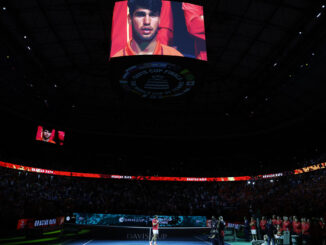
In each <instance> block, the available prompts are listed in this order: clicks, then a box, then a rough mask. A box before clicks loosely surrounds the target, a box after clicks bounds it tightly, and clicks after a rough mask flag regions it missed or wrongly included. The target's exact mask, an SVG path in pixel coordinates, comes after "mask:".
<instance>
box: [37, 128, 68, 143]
mask: <svg viewBox="0 0 326 245" xmlns="http://www.w3.org/2000/svg"><path fill="white" fill-rule="evenodd" d="M36 140H38V141H43V142H47V143H51V144H58V145H63V144H64V140H65V132H64V131H56V130H55V129H53V128H49V127H44V126H38V127H37V132H36Z"/></svg>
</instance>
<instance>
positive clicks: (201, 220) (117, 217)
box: [74, 213, 206, 227]
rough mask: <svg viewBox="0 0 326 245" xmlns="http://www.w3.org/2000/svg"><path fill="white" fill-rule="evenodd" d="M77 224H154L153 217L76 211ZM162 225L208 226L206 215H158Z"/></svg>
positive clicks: (148, 225) (149, 225) (147, 225)
mask: <svg viewBox="0 0 326 245" xmlns="http://www.w3.org/2000/svg"><path fill="white" fill-rule="evenodd" d="M74 216H76V224H80V225H108V226H110V225H113V226H145V227H151V226H152V219H153V218H152V217H151V216H147V215H128V214H88V213H74ZM158 219H159V222H160V227H206V217H205V216H165V215H158Z"/></svg>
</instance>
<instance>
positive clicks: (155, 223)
mask: <svg viewBox="0 0 326 245" xmlns="http://www.w3.org/2000/svg"><path fill="white" fill-rule="evenodd" d="M152 225H153V237H152V240H151V241H150V243H149V244H150V245H152V244H153V241H154V245H156V244H157V242H156V241H157V237H158V227H159V221H158V217H157V215H156V216H155V217H154V219H153V220H152Z"/></svg>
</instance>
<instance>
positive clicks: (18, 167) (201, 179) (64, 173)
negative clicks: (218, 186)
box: [0, 161, 326, 182]
mask: <svg viewBox="0 0 326 245" xmlns="http://www.w3.org/2000/svg"><path fill="white" fill-rule="evenodd" d="M0 167H5V168H10V169H16V170H20V171H27V172H33V173H40V174H51V175H59V176H70V177H82V178H102V179H119V180H146V181H176V182H178V181H179V182H224V181H225V182H228V181H248V180H258V179H271V178H279V177H282V176H285V175H293V174H303V173H308V172H312V171H316V170H321V169H325V168H326V163H320V164H316V165H312V166H308V167H304V168H300V169H295V170H293V171H286V172H282V173H274V174H265V175H257V176H252V177H251V176H237V177H162V176H129V175H109V174H96V173H79V172H68V171H57V170H49V169H42V168H35V167H27V166H23V165H18V164H12V163H6V162H1V161H0Z"/></svg>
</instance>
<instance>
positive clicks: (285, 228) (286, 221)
mask: <svg viewBox="0 0 326 245" xmlns="http://www.w3.org/2000/svg"><path fill="white" fill-rule="evenodd" d="M283 220H284V221H283V226H282V230H283V231H289V230H290V225H291V223H290V221H289V219H288V217H287V216H284V217H283Z"/></svg>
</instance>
